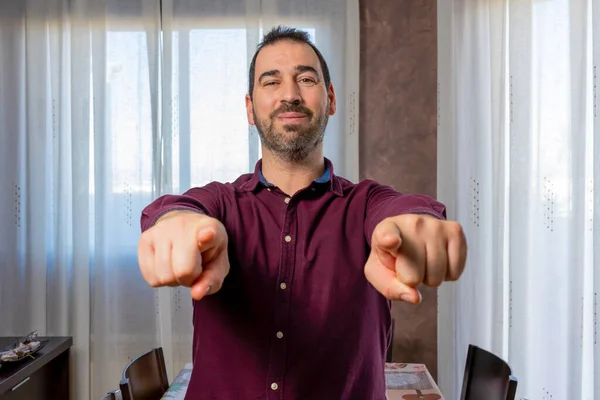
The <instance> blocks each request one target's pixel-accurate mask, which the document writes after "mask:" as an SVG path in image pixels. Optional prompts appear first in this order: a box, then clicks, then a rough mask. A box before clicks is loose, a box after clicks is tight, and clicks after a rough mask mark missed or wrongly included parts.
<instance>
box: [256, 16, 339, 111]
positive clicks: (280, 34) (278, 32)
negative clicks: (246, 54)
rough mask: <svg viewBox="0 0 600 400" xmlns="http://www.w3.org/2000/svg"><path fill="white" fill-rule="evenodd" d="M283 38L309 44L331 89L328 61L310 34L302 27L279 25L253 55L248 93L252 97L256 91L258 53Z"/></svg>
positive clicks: (326, 83) (326, 86)
mask: <svg viewBox="0 0 600 400" xmlns="http://www.w3.org/2000/svg"><path fill="white" fill-rule="evenodd" d="M282 40H291V41H292V42H297V43H305V44H307V45H309V46H310V47H311V48H312V49H313V50H314V52H315V53H316V54H317V57H318V58H319V63H320V64H321V70H322V71H323V79H324V80H325V88H326V89H327V90H329V84H330V83H331V76H330V75H329V68H328V67H327V62H325V59H324V58H323V55H322V54H321V52H320V51H319V49H317V46H315V45H314V43H313V42H312V41H311V40H310V36H309V34H308V33H307V32H305V31H302V30H300V29H295V28H288V27H286V26H281V25H279V26H277V27H275V28H273V29H271V30H270V31H269V32H268V33H267V34H266V35H265V36H264V37H263V40H262V42H260V43H259V44H258V46H257V47H256V52H255V53H254V57H252V62H251V63H250V72H249V74H248V94H249V95H250V98H251V99H252V92H253V91H254V74H255V67H256V57H257V56H258V53H260V51H261V50H262V48H263V47H265V46H268V45H271V44H275V43H277V42H280V41H282Z"/></svg>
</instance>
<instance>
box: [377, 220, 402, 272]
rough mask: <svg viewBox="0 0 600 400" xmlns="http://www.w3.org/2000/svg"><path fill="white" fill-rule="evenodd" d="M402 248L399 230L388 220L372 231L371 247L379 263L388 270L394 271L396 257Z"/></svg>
mask: <svg viewBox="0 0 600 400" xmlns="http://www.w3.org/2000/svg"><path fill="white" fill-rule="evenodd" d="M400 246H402V237H401V236H400V229H399V228H398V225H396V224H395V223H394V222H393V221H392V220H390V219H384V220H383V221H381V222H380V223H379V224H378V225H377V227H376V228H375V230H374V231H373V237H372V239H371V247H372V249H374V250H375V254H376V255H377V258H378V259H379V261H380V262H381V263H382V264H383V265H384V266H385V267H386V268H388V269H390V270H392V271H395V270H396V257H398V253H399V251H400Z"/></svg>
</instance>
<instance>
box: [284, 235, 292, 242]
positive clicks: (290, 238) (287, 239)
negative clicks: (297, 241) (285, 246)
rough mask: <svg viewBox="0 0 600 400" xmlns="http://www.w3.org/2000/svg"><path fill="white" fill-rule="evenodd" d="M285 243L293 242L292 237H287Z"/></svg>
mask: <svg viewBox="0 0 600 400" xmlns="http://www.w3.org/2000/svg"><path fill="white" fill-rule="evenodd" d="M285 241H286V242H288V243H289V242H291V241H292V237H291V236H290V235H287V236H286V237H285Z"/></svg>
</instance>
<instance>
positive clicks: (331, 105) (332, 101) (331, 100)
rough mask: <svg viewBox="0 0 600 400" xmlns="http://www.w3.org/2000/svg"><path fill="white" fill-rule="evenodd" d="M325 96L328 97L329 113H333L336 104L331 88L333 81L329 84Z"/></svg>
mask: <svg viewBox="0 0 600 400" xmlns="http://www.w3.org/2000/svg"><path fill="white" fill-rule="evenodd" d="M327 97H329V115H333V114H335V111H336V110H337V104H336V100H335V91H334V90H333V83H330V84H329V89H328V91H327Z"/></svg>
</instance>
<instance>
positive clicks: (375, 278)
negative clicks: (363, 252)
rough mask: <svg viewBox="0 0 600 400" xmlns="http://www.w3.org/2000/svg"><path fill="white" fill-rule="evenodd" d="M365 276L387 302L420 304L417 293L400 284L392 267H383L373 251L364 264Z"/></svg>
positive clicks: (415, 290) (419, 295) (413, 289)
mask: <svg viewBox="0 0 600 400" xmlns="http://www.w3.org/2000/svg"><path fill="white" fill-rule="evenodd" d="M392 265H393V264H392ZM365 276H366V278H367V280H368V281H369V282H370V283H371V285H373V287H374V288H375V289H376V290H377V291H378V292H379V293H381V294H382V295H383V296H385V298H386V299H388V300H402V301H405V302H407V303H412V304H418V303H420V302H421V294H420V293H419V291H418V290H417V289H415V288H412V287H410V286H408V285H405V284H404V283H402V282H400V280H399V279H398V277H397V276H396V271H395V270H394V268H393V266H392V268H389V267H387V266H385V265H383V264H382V263H381V262H380V261H379V257H378V256H377V255H376V254H375V252H374V251H371V255H370V256H369V259H368V260H367V263H366V264H365Z"/></svg>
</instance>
